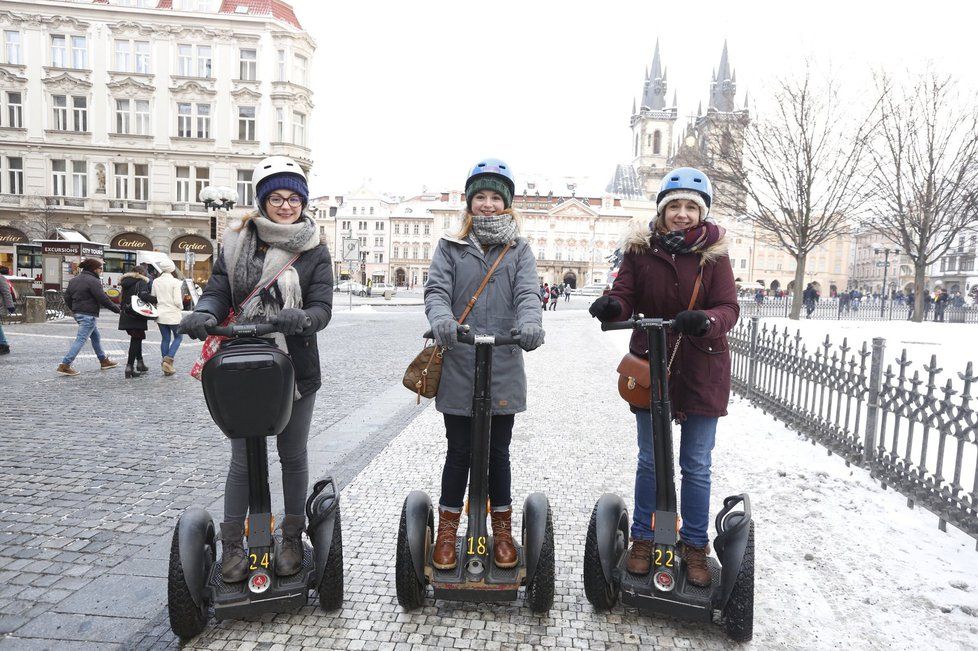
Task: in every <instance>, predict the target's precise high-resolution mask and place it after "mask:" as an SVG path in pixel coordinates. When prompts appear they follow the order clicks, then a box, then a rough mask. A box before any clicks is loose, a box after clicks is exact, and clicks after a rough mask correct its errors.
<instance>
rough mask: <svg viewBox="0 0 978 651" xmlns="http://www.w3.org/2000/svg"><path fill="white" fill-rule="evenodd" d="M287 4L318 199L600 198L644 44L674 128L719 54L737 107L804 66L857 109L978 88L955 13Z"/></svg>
mask: <svg viewBox="0 0 978 651" xmlns="http://www.w3.org/2000/svg"><path fill="white" fill-rule="evenodd" d="M291 1H292V4H293V5H294V6H295V9H296V12H297V14H298V16H299V20H300V21H301V22H302V24H303V26H304V27H305V29H307V30H308V31H309V32H310V33H311V34H312V36H313V37H314V38H315V39H316V42H317V45H318V49H317V52H316V56H315V61H314V65H313V68H312V71H313V74H312V77H313V90H314V92H315V97H314V101H315V104H316V109H315V113H314V115H313V122H312V127H311V132H310V146H311V147H312V150H313V152H312V155H313V158H314V160H315V166H314V174H313V179H312V183H313V188H312V190H313V192H314V193H315V194H326V193H343V192H349V191H350V190H352V189H355V188H356V187H358V186H359V185H360V184H361V183H363V182H364V181H366V182H367V184H368V185H369V186H370V187H372V188H374V189H376V190H379V191H383V192H388V193H397V194H413V193H416V192H420V191H421V189H422V187H423V186H426V187H427V188H428V189H429V190H442V189H448V188H449V187H456V188H457V187H461V186H462V185H463V183H464V180H465V175H466V172H467V170H468V168H469V167H470V166H471V165H472V163H474V162H475V161H476V160H477V159H479V158H481V157H486V156H497V157H500V158H504V159H505V160H507V161H508V162H509V163H510V165H511V166H512V168H513V169H514V171H515V172H516V174H517V175H519V174H520V173H521V172H523V173H534V174H546V175H550V176H590V177H596V178H598V179H600V180H601V182H602V183H604V182H606V181H607V180H608V179H610V178H611V175H612V173H613V171H614V167H615V164H616V163H618V162H626V161H628V160H629V159H630V154H631V148H630V130H629V127H628V121H629V117H630V115H631V107H632V99H633V98H635V97H637V96H639V93H640V92H641V90H642V82H643V75H644V71H645V67H646V66H647V65H649V64H650V62H651V60H652V53H653V50H654V47H655V41H656V38H658V39H659V42H660V51H661V55H662V62H663V65H664V66H665V67H666V68H667V69H668V97H669V101H670V102H671V98H672V93H673V91H674V90H675V91H677V92H678V95H679V115H680V120H679V121H680V123H683V122H685V121H686V120H687V116H689V115H691V114H693V113H695V111H696V107H697V104H698V103H699V102H703V105H704V106H706V104H707V101H708V92H709V84H710V75H711V72H712V70H713V69H714V68H715V67H716V66H717V64H718V63H719V60H720V53H721V50H722V48H723V42H724V40H725V39H726V40H727V42H728V47H729V54H730V62H731V65H732V66H733V67H734V68H735V69H736V72H737V83H738V92H737V103H738V106H739V105H740V104H741V103H742V102H743V97H744V93H745V92H748V93H750V98H751V108H752V109H754V108H755V106H756V105H757V104H762V102H763V94H764V91H765V88H766V87H769V86H770V82H771V80H772V79H773V78H774V77H775V76H778V75H784V74H786V73H787V74H790V72H791V70H797V69H798V67H799V65H800V62H801V61H802V60H803V59H804V58H805V57H814V58H815V59H816V60H817V61H818V62H819V63H822V64H828V63H831V65H832V66H833V68H834V69H835V70H837V71H838V72H839V74H840V75H842V76H844V77H845V78H846V80H847V83H848V84H849V86H850V88H851V89H852V91H853V93H854V95H856V94H858V92H859V90H860V89H865V87H866V85H867V83H868V73H869V71H870V70H871V69H872V68H873V67H884V66H885V67H886V68H887V69H889V70H891V71H893V72H895V73H899V72H901V71H903V70H906V69H907V68H913V69H919V68H921V67H922V66H923V65H924V64H925V62H928V61H931V62H933V63H934V64H935V66H936V67H938V68H939V69H941V70H944V71H947V72H951V73H953V74H955V75H957V76H958V77H959V78H961V79H962V80H963V81H964V82H965V83H966V84H971V85H974V84H975V82H976V80H978V73H976V71H978V60H976V59H975V56H974V49H973V48H974V42H975V34H974V32H973V25H974V24H975V19H976V18H978V9H976V8H974V7H973V6H972V5H971V3H968V2H951V1H947V0H931V1H929V2H926V3H923V2H919V1H918V2H913V3H912V2H903V1H898V2H876V1H867V2H859V1H857V0H848V1H845V2H842V1H838V0H816V1H814V2H810V3H805V4H801V3H788V2H783V1H773V0H763V1H751V0H745V1H742V2H730V1H729V0H726V1H724V2H715V1H713V0H708V1H700V2H683V3H669V2H652V1H651V0H641V1H639V0H636V1H614V0H606V1H605V2H594V1H593V0H590V1H584V2H581V1H577V0H572V1H563V2H559V1H556V0H554V1H551V0H546V1H543V0H534V1H531V0H522V1H521V2H517V1H515V0H514V1H511V0H494V1H492V2H461V1H458V0H424V1H422V2H403V3H395V2H389V1H383V2H381V1H377V0H359V1H357V2H323V1H322V0H291ZM671 8H674V9H673V10H672V11H670V9H671ZM758 100H761V101H760V102H759V101H758Z"/></svg>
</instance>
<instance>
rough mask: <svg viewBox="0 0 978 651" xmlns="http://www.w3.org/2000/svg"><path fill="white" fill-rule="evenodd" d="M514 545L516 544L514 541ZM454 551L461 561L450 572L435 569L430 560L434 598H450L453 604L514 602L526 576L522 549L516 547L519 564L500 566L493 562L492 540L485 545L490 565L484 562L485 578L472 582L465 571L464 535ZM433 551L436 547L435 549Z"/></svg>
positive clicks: (517, 562)
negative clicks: (509, 566) (463, 602)
mask: <svg viewBox="0 0 978 651" xmlns="http://www.w3.org/2000/svg"><path fill="white" fill-rule="evenodd" d="M514 544H515V541H514ZM456 545H457V546H456V548H455V558H457V559H458V562H457V563H455V567H454V568H452V569H450V570H439V569H436V568H435V566H434V565H432V563H431V558H430V557H429V558H428V562H427V564H426V565H427V567H429V568H431V570H430V571H431V581H430V582H431V585H432V588H433V589H434V596H435V599H449V600H452V601H515V600H516V597H517V594H518V592H519V587H520V584H521V583H522V582H523V577H524V572H525V569H524V564H525V562H526V559H525V557H524V552H523V547H522V546H521V545H518V544H517V545H516V565H515V566H514V567H511V568H508V569H507V568H501V567H497V566H496V564H495V563H493V562H492V557H493V556H492V555H493V547H492V545H493V539H492V536H490V537H489V541H488V544H487V546H486V549H487V551H486V558H487V559H488V562H486V563H481V566H482V571H483V578H482V579H481V580H478V581H473V580H471V579H470V578H469V577H468V576H467V575H466V572H465V564H466V562H467V561H466V559H467V558H469V557H467V556H466V552H467V551H468V550H467V548H466V547H467V545H466V543H465V539H464V537H463V536H460V537H459V539H458V542H457V543H456ZM432 549H433V548H432Z"/></svg>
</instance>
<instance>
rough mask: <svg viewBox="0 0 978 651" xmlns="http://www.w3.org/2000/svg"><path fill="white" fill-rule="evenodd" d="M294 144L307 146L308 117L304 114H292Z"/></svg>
mask: <svg viewBox="0 0 978 651" xmlns="http://www.w3.org/2000/svg"><path fill="white" fill-rule="evenodd" d="M292 144H295V145H301V146H303V147H304V146H305V145H306V116H305V114H304V113H293V114H292Z"/></svg>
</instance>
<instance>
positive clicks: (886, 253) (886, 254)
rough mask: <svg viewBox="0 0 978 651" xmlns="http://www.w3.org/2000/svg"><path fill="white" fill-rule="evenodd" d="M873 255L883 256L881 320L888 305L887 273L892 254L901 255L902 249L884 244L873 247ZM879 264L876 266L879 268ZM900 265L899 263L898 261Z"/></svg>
mask: <svg viewBox="0 0 978 651" xmlns="http://www.w3.org/2000/svg"><path fill="white" fill-rule="evenodd" d="M873 253H874V254H876V255H879V254H880V253H882V254H883V291H882V292H880V318H881V319H882V318H883V308H884V306H885V305H886V272H887V271H889V270H890V254H891V253H892V254H893V255H900V249H895V248H894V249H891V248H890V247H889V246H883V245H882V244H874V245H873ZM879 264H880V263H879V262H877V263H876V266H879ZM898 264H899V261H898Z"/></svg>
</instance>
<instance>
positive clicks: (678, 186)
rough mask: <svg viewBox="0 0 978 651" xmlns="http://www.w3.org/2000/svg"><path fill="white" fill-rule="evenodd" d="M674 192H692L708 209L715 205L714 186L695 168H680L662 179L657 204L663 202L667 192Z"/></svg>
mask: <svg viewBox="0 0 978 651" xmlns="http://www.w3.org/2000/svg"><path fill="white" fill-rule="evenodd" d="M673 190H692V191H693V192H696V193H697V194H699V195H700V196H701V197H703V201H704V202H705V203H706V207H707V209H709V208H710V207H711V205H712V204H713V185H712V184H711V183H710V178H709V177H708V176H707V175H706V174H704V173H703V172H701V171H699V170H698V169H696V168H694V167H680V168H679V169H675V170H673V171H671V172H669V173H668V174H666V175H665V176H663V177H662V184H661V185H660V186H659V193H658V194H657V195H655V203H656V204H658V203H659V202H660V201H662V197H664V196H665V195H666V193H667V192H672V191H673Z"/></svg>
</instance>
